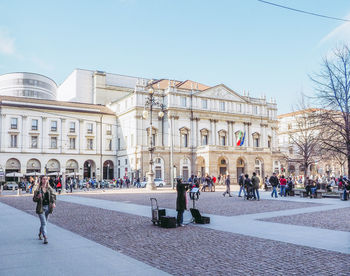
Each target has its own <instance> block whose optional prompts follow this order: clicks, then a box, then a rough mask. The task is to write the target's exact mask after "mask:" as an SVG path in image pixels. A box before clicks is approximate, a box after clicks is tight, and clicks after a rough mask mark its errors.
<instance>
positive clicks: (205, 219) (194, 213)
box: [190, 208, 210, 224]
mask: <svg viewBox="0 0 350 276" xmlns="http://www.w3.org/2000/svg"><path fill="white" fill-rule="evenodd" d="M190 211H191V214H192V217H193V218H194V222H195V223H199V224H207V223H210V217H204V216H202V215H201V213H200V212H199V210H198V209H193V208H190Z"/></svg>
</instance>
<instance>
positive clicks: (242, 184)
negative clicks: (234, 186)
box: [238, 173, 245, 197]
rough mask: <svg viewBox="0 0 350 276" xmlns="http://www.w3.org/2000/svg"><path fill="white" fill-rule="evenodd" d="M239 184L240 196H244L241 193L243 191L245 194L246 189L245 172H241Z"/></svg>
mask: <svg viewBox="0 0 350 276" xmlns="http://www.w3.org/2000/svg"><path fill="white" fill-rule="evenodd" d="M238 185H239V193H238V197H242V196H241V193H242V191H243V194H244V195H245V189H244V174H243V173H241V175H240V176H239V178H238Z"/></svg>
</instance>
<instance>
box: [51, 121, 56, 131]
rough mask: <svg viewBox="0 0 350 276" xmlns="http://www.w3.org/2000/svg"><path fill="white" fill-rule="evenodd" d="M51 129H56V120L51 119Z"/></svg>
mask: <svg viewBox="0 0 350 276" xmlns="http://www.w3.org/2000/svg"><path fill="white" fill-rule="evenodd" d="M51 131H57V121H51Z"/></svg>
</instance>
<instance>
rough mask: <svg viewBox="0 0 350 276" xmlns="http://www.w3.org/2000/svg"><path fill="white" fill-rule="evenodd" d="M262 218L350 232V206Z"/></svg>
mask: <svg viewBox="0 0 350 276" xmlns="http://www.w3.org/2000/svg"><path fill="white" fill-rule="evenodd" d="M261 220H262V221H270V222H278V223H286V224H294V225H303V226H310V227H318V228H324V229H330V230H340V231H348V232H350V208H340V209H336V210H329V211H322V212H313V213H309V214H303V215H302V216H301V215H292V216H284V217H274V218H268V219H261ZM349 274H350V273H349Z"/></svg>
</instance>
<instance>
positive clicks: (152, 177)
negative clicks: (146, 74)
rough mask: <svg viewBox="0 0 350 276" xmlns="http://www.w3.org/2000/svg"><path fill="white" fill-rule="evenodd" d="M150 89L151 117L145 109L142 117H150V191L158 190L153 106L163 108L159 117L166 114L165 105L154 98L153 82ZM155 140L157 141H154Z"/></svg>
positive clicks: (147, 104) (148, 185)
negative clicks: (154, 154) (155, 178)
mask: <svg viewBox="0 0 350 276" xmlns="http://www.w3.org/2000/svg"><path fill="white" fill-rule="evenodd" d="M148 86H149V87H150V88H149V89H148V97H147V98H146V102H145V107H149V116H148V111H147V110H146V109H145V110H144V111H143V113H142V116H143V118H144V119H145V120H147V118H148V117H149V148H148V151H149V171H148V173H147V174H146V175H147V186H146V187H147V188H148V189H149V190H156V189H157V187H156V184H155V183H154V172H153V152H154V149H155V147H154V146H155V145H154V142H155V141H153V124H152V115H153V114H152V113H153V106H159V107H160V108H161V111H159V113H158V117H160V118H163V117H164V112H163V109H164V108H165V105H164V104H162V103H161V102H159V101H157V100H156V99H155V97H154V90H153V89H152V82H151V83H150V84H149V85H148ZM154 140H155V139H154Z"/></svg>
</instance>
